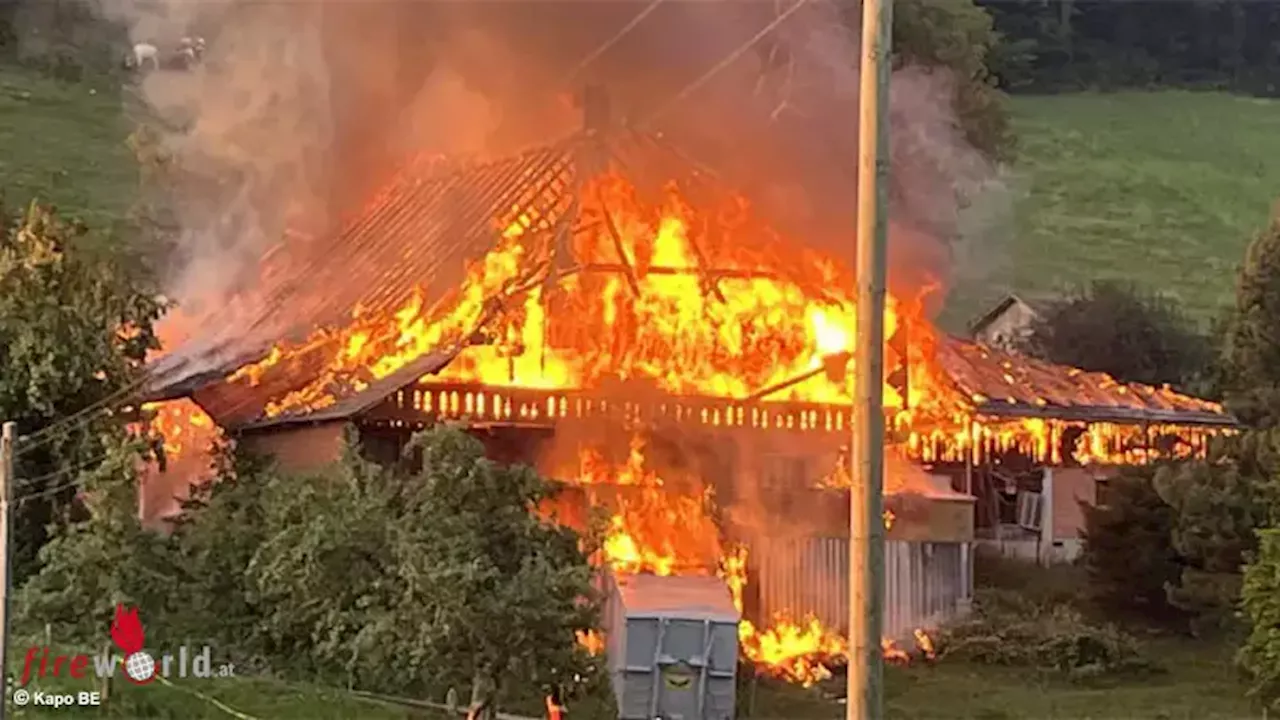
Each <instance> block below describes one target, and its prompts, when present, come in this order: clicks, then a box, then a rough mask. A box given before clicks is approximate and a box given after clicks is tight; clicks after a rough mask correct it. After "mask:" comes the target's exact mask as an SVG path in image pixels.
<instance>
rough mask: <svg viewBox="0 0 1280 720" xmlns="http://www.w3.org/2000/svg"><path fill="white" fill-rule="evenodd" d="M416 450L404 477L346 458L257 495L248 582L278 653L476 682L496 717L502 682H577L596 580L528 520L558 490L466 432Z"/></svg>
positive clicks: (425, 683)
mask: <svg viewBox="0 0 1280 720" xmlns="http://www.w3.org/2000/svg"><path fill="white" fill-rule="evenodd" d="M412 448H413V453H414V454H420V456H421V463H420V464H418V465H416V467H413V468H411V469H409V470H404V469H386V468H380V467H378V466H375V465H373V464H370V463H368V462H366V461H364V460H362V459H360V458H358V457H357V456H356V455H355V454H353V453H352V454H349V456H348V457H347V459H346V460H345V461H344V462H343V463H342V464H341V465H340V467H339V469H338V471H337V474H336V475H334V476H331V477H325V478H317V479H315V480H313V481H309V482H303V483H299V482H296V481H293V482H288V483H279V484H277V485H276V486H275V487H272V488H270V489H268V490H267V493H266V498H265V506H266V508H267V511H266V518H265V524H266V532H265V537H267V538H269V539H268V540H267V541H266V543H265V544H264V545H263V546H262V547H261V548H260V549H259V550H258V551H257V553H256V554H255V555H254V557H253V559H252V562H251V563H250V565H249V578H250V585H251V593H252V596H253V601H254V602H255V603H256V604H258V606H259V607H261V608H262V609H263V610H264V616H263V623H264V627H265V628H267V629H268V633H269V635H270V636H269V638H268V641H269V643H270V644H271V645H272V646H273V647H274V648H275V650H274V652H275V653H279V654H286V655H287V654H289V653H294V654H295V656H296V657H307V658H310V659H311V661H312V668H311V669H312V670H314V671H317V672H321V673H325V674H331V675H345V676H346V678H347V679H348V681H354V682H356V683H358V684H361V685H366V686H374V687H381V688H386V689H388V690H401V691H409V692H412V691H417V692H422V691H425V690H427V689H431V688H435V689H438V688H439V687H440V683H442V682H447V683H449V684H450V685H452V686H455V687H466V685H467V684H468V683H472V684H473V688H479V689H480V690H479V692H478V694H477V696H476V697H475V698H474V699H475V701H477V702H478V703H481V704H485V705H488V706H489V708H490V710H492V704H493V702H494V699H495V698H496V697H498V696H500V695H501V694H502V693H503V691H504V690H510V689H511V688H509V687H508V686H507V685H506V681H507V678H508V677H509V676H516V677H520V678H522V680H526V681H533V682H552V681H564V680H566V679H567V678H569V677H572V676H573V674H574V673H578V672H581V673H582V674H584V675H585V674H587V669H588V668H587V665H586V664H585V663H586V660H587V658H586V657H585V655H584V652H583V651H582V650H581V649H580V648H579V647H578V646H577V644H576V642H575V637H574V635H575V632H576V631H579V630H587V629H589V628H591V627H593V625H594V621H595V603H594V602H593V600H594V599H595V592H594V590H593V585H592V575H593V570H592V568H591V567H590V566H589V564H588V562H587V555H586V552H587V550H588V548H584V547H583V546H582V545H581V540H580V538H579V536H578V535H577V534H576V533H574V532H572V531H569V530H567V529H564V528H561V527H558V526H555V525H552V524H549V523H547V522H545V521H544V520H542V519H540V518H539V517H538V516H537V515H536V514H535V513H534V512H533V509H534V507H535V506H536V505H537V503H538V502H540V501H541V500H542V499H543V498H545V497H546V496H547V495H548V494H549V493H551V492H552V491H553V486H552V485H551V484H549V483H548V482H547V481H545V480H543V479H542V478H540V477H539V476H537V475H536V474H534V473H533V472H532V471H530V470H529V469H527V468H522V467H508V466H503V465H499V464H496V463H494V462H492V461H490V460H488V459H486V458H485V457H484V451H483V447H482V446H481V445H480V443H479V442H478V441H476V440H475V439H473V438H471V437H470V436H468V435H466V434H465V433H464V432H462V431H460V430H455V429H448V428H443V429H435V430H431V431H428V432H426V433H424V434H422V435H421V436H419V437H418V438H416V439H415V441H414V443H413V445H412ZM409 628H411V629H412V631H406V629H409Z"/></svg>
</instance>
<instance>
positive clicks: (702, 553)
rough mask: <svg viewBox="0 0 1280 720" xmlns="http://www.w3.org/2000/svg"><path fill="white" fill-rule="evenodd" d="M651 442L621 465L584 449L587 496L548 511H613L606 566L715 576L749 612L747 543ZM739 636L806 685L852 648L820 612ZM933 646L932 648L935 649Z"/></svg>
mask: <svg viewBox="0 0 1280 720" xmlns="http://www.w3.org/2000/svg"><path fill="white" fill-rule="evenodd" d="M645 445H646V444H645V440H644V438H643V437H642V436H641V435H640V434H636V435H633V436H632V439H631V443H630V450H629V453H628V455H627V458H626V460H625V461H623V462H621V463H618V464H611V463H609V462H608V461H607V459H606V458H605V457H604V456H603V455H602V454H601V453H600V452H598V451H597V450H595V449H594V448H584V449H583V450H582V451H581V452H580V455H579V466H578V468H577V471H576V473H574V474H572V478H571V482H572V483H573V484H574V485H576V486H578V487H579V488H581V489H582V490H584V491H585V497H583V498H572V499H567V500H566V499H561V500H557V501H556V502H555V503H554V504H549V505H548V506H546V507H544V508H543V511H544V512H545V513H547V514H548V515H549V516H552V517H555V518H556V519H558V520H560V521H569V522H571V523H575V524H580V523H581V522H582V515H581V512H580V510H581V507H580V506H579V505H578V503H581V502H585V503H587V504H588V505H594V506H598V507H604V508H606V509H607V510H608V512H609V513H610V515H609V518H608V522H607V525H606V527H605V528H604V532H605V537H604V542H603V548H602V555H601V557H599V558H597V560H598V562H599V563H600V564H601V565H602V566H606V567H608V568H609V569H610V570H612V571H613V572H616V573H621V574H637V573H652V574H655V575H675V574H708V575H709V574H713V573H714V574H716V575H718V576H719V577H720V578H722V579H723V580H724V582H725V584H726V585H727V586H728V588H729V592H730V594H731V596H732V598H733V603H734V606H735V607H736V608H737V609H738V612H740V613H741V612H743V611H744V602H743V598H744V591H745V590H746V587H747V559H748V554H747V550H746V548H744V547H742V546H740V545H734V546H731V547H724V546H723V545H722V542H721V531H720V527H719V525H718V524H717V523H716V521H715V519H714V517H713V513H714V511H715V505H714V499H713V498H712V496H711V494H710V491H709V488H705V487H697V483H696V481H695V482H694V483H693V485H690V482H689V480H688V479H685V478H681V479H680V481H679V482H668V481H667V480H665V479H664V478H663V477H662V476H661V475H660V474H659V473H658V472H656V471H655V470H654V469H653V468H652V467H650V464H649V462H648V460H647V456H646V453H645ZM888 522H889V518H888V517H886V525H887V524H888ZM580 529H581V527H580ZM920 638H923V640H920ZM738 640H739V645H740V649H741V652H742V654H743V656H744V657H746V658H747V659H748V660H750V661H751V662H752V663H754V664H755V665H756V666H757V668H759V669H760V670H761V671H762V672H765V673H767V674H769V675H771V676H773V677H777V678H780V679H783V680H787V681H789V682H794V683H798V684H801V685H805V686H809V685H812V684H814V683H817V682H819V681H822V680H824V679H827V678H829V677H831V674H832V668H833V667H834V666H835V665H840V664H843V663H844V662H845V659H846V657H847V653H848V643H847V641H846V639H845V638H844V636H843V635H841V634H840V633H838V632H835V631H833V630H832V629H831V628H828V627H825V626H824V625H823V624H822V622H821V621H820V620H818V619H817V618H816V617H812V616H806V617H802V618H793V617H789V616H786V615H780V616H778V617H774V618H771V619H770V622H769V624H768V625H767V626H764V627H757V626H756V624H755V623H753V622H751V621H750V620H747V619H745V618H744V619H743V620H742V621H741V622H740V624H739V626H738ZM578 642H579V643H580V644H582V645H583V646H584V647H586V648H587V649H588V650H590V651H592V652H597V653H598V652H602V651H603V648H604V639H603V638H602V637H601V636H599V635H597V634H595V633H583V634H580V635H579V636H578ZM927 642H928V636H927V635H925V634H924V632H923V631H917V645H918V646H919V647H920V648H921V649H922V651H923V649H924V648H925V646H924V645H923V644H921V643H927ZM882 648H883V652H884V655H885V658H886V659H888V660H891V661H893V660H905V659H906V658H908V654H907V653H906V651H904V650H902V649H901V648H899V647H898V646H896V645H895V644H894V643H892V642H891V641H889V640H885V641H883V642H882ZM928 648H929V650H928V651H927V653H931V652H932V646H931V645H929V646H928ZM927 653H926V654H927Z"/></svg>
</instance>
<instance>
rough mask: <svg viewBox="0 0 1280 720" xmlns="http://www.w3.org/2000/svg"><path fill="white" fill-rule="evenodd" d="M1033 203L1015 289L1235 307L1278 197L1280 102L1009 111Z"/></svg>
mask: <svg viewBox="0 0 1280 720" xmlns="http://www.w3.org/2000/svg"><path fill="white" fill-rule="evenodd" d="M1013 109H1014V112H1015V117H1016V127H1017V130H1018V133H1019V137H1020V142H1021V145H1022V150H1021V160H1020V163H1019V171H1020V175H1021V179H1022V181H1023V182H1024V183H1025V184H1026V189H1027V191H1028V193H1027V195H1026V196H1025V197H1024V198H1023V199H1022V200H1021V201H1020V202H1019V204H1018V209H1017V234H1016V237H1015V242H1014V243H1013V246H1012V247H1011V248H1010V252H1009V255H1010V261H1011V262H1010V267H1009V268H1008V269H1007V275H1008V276H1007V283H1008V285H1009V286H1010V287H1013V288H1016V289H1022V290H1032V291H1055V290H1059V289H1062V288H1064V287H1070V286H1072V285H1075V284H1078V283H1082V282H1087V281H1088V280H1089V279H1091V278H1100V277H1105V278H1130V279H1133V280H1135V281H1138V282H1141V283H1144V284H1146V285H1147V286H1149V287H1151V288H1154V289H1159V290H1162V291H1165V292H1168V293H1170V294H1172V295H1175V296H1176V297H1178V298H1179V299H1181V300H1182V301H1183V302H1185V303H1186V304H1187V306H1188V308H1189V309H1191V310H1192V311H1194V312H1196V313H1197V314H1198V315H1200V316H1201V317H1207V316H1208V315H1210V314H1212V313H1213V312H1214V311H1215V310H1216V308H1217V307H1219V306H1220V305H1222V304H1223V303H1229V302H1230V301H1231V296H1232V292H1233V288H1232V286H1233V283H1234V273H1235V268H1236V267H1237V265H1238V263H1239V261H1240V259H1241V257H1242V255H1243V252H1244V248H1245V245H1246V244H1247V243H1248V241H1249V238H1250V237H1251V236H1252V235H1253V233H1254V232H1256V231H1257V230H1258V228H1259V227H1260V226H1261V225H1262V224H1263V223H1265V222H1266V218H1267V214H1268V212H1269V210H1270V207H1271V203H1272V201H1273V200H1274V199H1275V198H1276V197H1278V196H1280V133H1277V132H1276V128H1277V127H1278V124H1277V123H1280V102H1276V101H1271V100H1259V99H1252V98H1241V97H1234V96H1230V95H1224V94H1218V93H1187V92H1159V93H1118V94H1112V95H1069V96H1057V97H1022V98H1015V99H1014V100H1013Z"/></svg>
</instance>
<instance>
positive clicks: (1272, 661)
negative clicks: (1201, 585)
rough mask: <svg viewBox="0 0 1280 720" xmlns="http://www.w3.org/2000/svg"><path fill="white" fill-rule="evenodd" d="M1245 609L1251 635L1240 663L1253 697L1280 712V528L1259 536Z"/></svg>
mask: <svg viewBox="0 0 1280 720" xmlns="http://www.w3.org/2000/svg"><path fill="white" fill-rule="evenodd" d="M1243 596H1244V597H1243V607H1244V614H1245V617H1246V618H1248V621H1249V625H1250V633H1249V637H1248V639H1247V640H1246V641H1245V644H1244V647H1243V648H1242V649H1241V651H1240V656H1239V660H1240V664H1241V666H1242V667H1243V668H1244V669H1245V671H1246V672H1247V673H1248V674H1249V675H1250V677H1251V678H1252V687H1251V688H1250V694H1251V695H1253V696H1254V697H1256V698H1257V699H1258V700H1259V701H1260V702H1261V703H1262V704H1263V706H1264V707H1266V708H1268V709H1270V710H1280V529H1276V528H1272V529H1268V530H1263V531H1261V532H1259V533H1258V552H1257V555H1256V557H1255V558H1254V559H1253V562H1251V563H1249V565H1248V566H1247V567H1246V568H1245V572H1244V591H1243Z"/></svg>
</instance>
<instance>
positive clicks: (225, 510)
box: [165, 444, 281, 668]
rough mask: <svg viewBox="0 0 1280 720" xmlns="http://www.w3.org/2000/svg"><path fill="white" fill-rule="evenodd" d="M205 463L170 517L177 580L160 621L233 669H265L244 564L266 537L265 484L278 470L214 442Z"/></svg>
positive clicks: (264, 651)
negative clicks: (205, 474)
mask: <svg viewBox="0 0 1280 720" xmlns="http://www.w3.org/2000/svg"><path fill="white" fill-rule="evenodd" d="M212 461H213V466H214V473H213V474H212V476H211V477H210V479H208V480H207V481H206V482H204V483H202V484H201V485H198V486H195V487H192V488H191V491H190V494H189V495H188V497H187V499H186V500H184V501H183V503H182V509H181V511H180V512H179V513H178V515H177V516H176V517H174V518H173V519H172V521H171V523H170V525H171V527H172V533H171V538H172V544H171V550H172V552H173V553H174V556H175V559H174V560H173V564H174V565H175V566H176V567H177V568H178V572H177V575H178V578H179V580H178V582H177V587H176V588H174V589H173V590H172V591H171V592H172V597H171V602H170V607H172V608H174V612H173V613H172V614H171V615H170V616H169V617H167V618H165V624H166V626H167V629H168V630H169V632H170V633H171V634H173V635H175V636H176V637H180V638H181V639H182V642H185V643H208V644H211V645H213V646H214V647H217V648H219V651H220V652H223V653H225V654H226V655H227V656H229V657H230V658H231V660H232V661H234V662H235V664H236V665H237V666H238V667H243V668H260V667H265V666H267V665H268V664H269V658H268V657H267V653H268V652H269V648H268V647H267V646H265V645H264V644H263V641H262V622H261V618H262V609H261V607H260V606H259V605H258V604H257V603H256V602H254V598H253V593H252V591H251V588H250V585H249V579H248V576H247V574H246V573H245V569H246V568H247V567H248V566H249V564H250V563H251V562H252V561H253V558H254V556H255V554H257V552H258V550H259V548H261V547H262V546H263V545H264V544H265V543H266V541H267V537H266V527H267V524H266V516H267V512H268V508H267V507H266V502H267V499H268V490H269V489H270V488H273V487H278V486H277V485H276V484H275V483H277V482H281V481H280V480H279V478H280V473H279V472H278V471H277V470H276V469H275V467H274V465H273V464H272V463H271V462H270V461H269V460H268V459H266V458H262V457H259V456H256V455H253V454H252V453H249V452H246V451H237V450H235V449H234V447H233V446H232V445H230V444H225V445H223V446H221V447H217V448H215V449H214V454H213V458H212Z"/></svg>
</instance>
